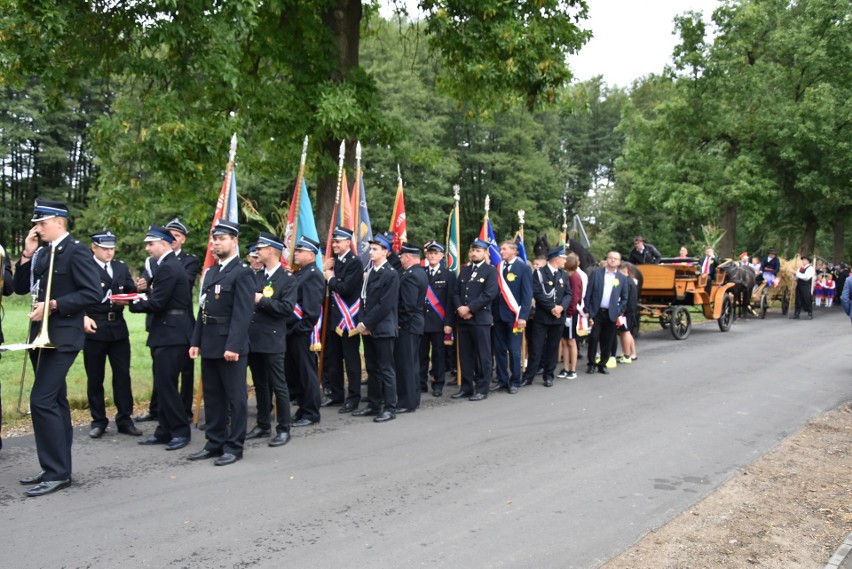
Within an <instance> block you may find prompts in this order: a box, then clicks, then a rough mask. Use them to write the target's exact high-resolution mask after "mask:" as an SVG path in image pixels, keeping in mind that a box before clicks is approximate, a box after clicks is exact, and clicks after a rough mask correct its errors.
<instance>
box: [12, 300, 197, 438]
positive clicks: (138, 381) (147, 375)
mask: <svg viewBox="0 0 852 569" xmlns="http://www.w3.org/2000/svg"><path fill="white" fill-rule="evenodd" d="M29 300H30V298H29V296H27V297H24V296H10V297H5V298H3V335H4V336H5V339H6V343H7V344H18V343H21V342H25V341H26V340H27V329H28V325H29V320H28V319H27V313H28V312H29V306H30V305H29ZM125 319H126V320H127V326H128V328H129V329H130V342H131V356H130V377H131V378H132V380H133V399H134V400H135V401H136V402H140V401H148V400H149V399H150V398H151V386H152V384H153V379H152V378H151V354H150V352H149V351H148V347H147V346H145V341H146V340H147V339H148V333H147V332H145V315H144V314H131V313H130V312H129V311H127V310H125ZM26 357H27V353H26V352H9V353H5V354H3V357H2V359H0V389H2V394H3V423H4V425H8V426H10V427H14V426H15V425H16V424H17V423H18V422H19V421H20V420H21V419H20V417H19V416H18V413H17V410H16V407H17V404H18V393H19V390H20V385H21V383H20V379H21V368H22V365H23V361H24V359H25V358H26ZM27 360H28V358H27ZM198 365H199V364H198V363H196V366H198ZM197 376H198V371H196V377H197ZM32 384H33V371H32V366H30V365H29V364H28V365H27V372H26V382H25V385H24V399H23V406H24V408H28V407H29V390H30V388H31V387H32ZM104 386H105V391H106V396H107V405H112V372H111V370H110V368H109V362H107V368H106V378H105V380H104ZM68 400H69V402H70V403H71V407H72V409H88V406H89V405H88V401H87V397H86V371H85V369H84V368H83V354H82V352H81V353H80V354H79V355H78V356H77V359H76V361H75V362H74V365H73V366H72V367H71V371H70V372H69V373H68ZM26 421H29V419H26Z"/></svg>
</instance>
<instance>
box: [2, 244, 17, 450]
mask: <svg viewBox="0 0 852 569" xmlns="http://www.w3.org/2000/svg"><path fill="white" fill-rule="evenodd" d="M0 257H2V258H3V268H2V271H3V286H2V287H0V288H2V289H3V290H2V294H3V296H9V295H11V294H13V293H14V292H15V287H14V282H13V280H12V279H13V278H14V277H13V276H12V261H11V260H10V259H9V255H8V254H7V252H6V250H5V249H4V248H3V247H2V246H0ZM2 343H3V323H2V321H0V344H2ZM0 356H2V354H0ZM2 426H3V399H2V398H0V428H2ZM0 448H3V437H0Z"/></svg>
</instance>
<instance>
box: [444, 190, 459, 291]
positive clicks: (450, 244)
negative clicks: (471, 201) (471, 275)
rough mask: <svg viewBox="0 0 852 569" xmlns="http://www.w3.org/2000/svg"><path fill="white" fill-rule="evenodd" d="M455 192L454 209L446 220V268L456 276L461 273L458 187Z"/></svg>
mask: <svg viewBox="0 0 852 569" xmlns="http://www.w3.org/2000/svg"><path fill="white" fill-rule="evenodd" d="M454 190H455V191H456V198H455V200H456V201H455V207H453V210H452V211H451V212H450V218H449V219H448V220H447V254H446V261H447V268H448V269H450V271H452V272H454V273H455V274H456V275H458V274H459V271H461V265H462V264H461V257H460V255H459V201H458V186H455V187H454Z"/></svg>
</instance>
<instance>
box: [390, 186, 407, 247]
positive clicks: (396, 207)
mask: <svg viewBox="0 0 852 569" xmlns="http://www.w3.org/2000/svg"><path fill="white" fill-rule="evenodd" d="M405 225H406V224H405V197H404V196H403V192H402V177H401V176H400V178H399V184H398V185H397V188H396V198H395V199H394V201H393V212H392V213H391V222H390V229H388V231H390V232H391V233H393V250H394V251H396V252H397V253H399V250H400V248H401V247H402V244H403V243H404V242H405V241H408V232H407V231H406V229H405Z"/></svg>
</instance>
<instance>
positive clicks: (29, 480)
mask: <svg viewBox="0 0 852 569" xmlns="http://www.w3.org/2000/svg"><path fill="white" fill-rule="evenodd" d="M43 477H44V470H42V471H41V472H39V473H38V474H33V475H32V476H27V477H25V478H21V479H20V480H18V482H20V483H21V484H23V485H24V486H32V485H33V484H38V483H40V482H41V479H42V478H43Z"/></svg>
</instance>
